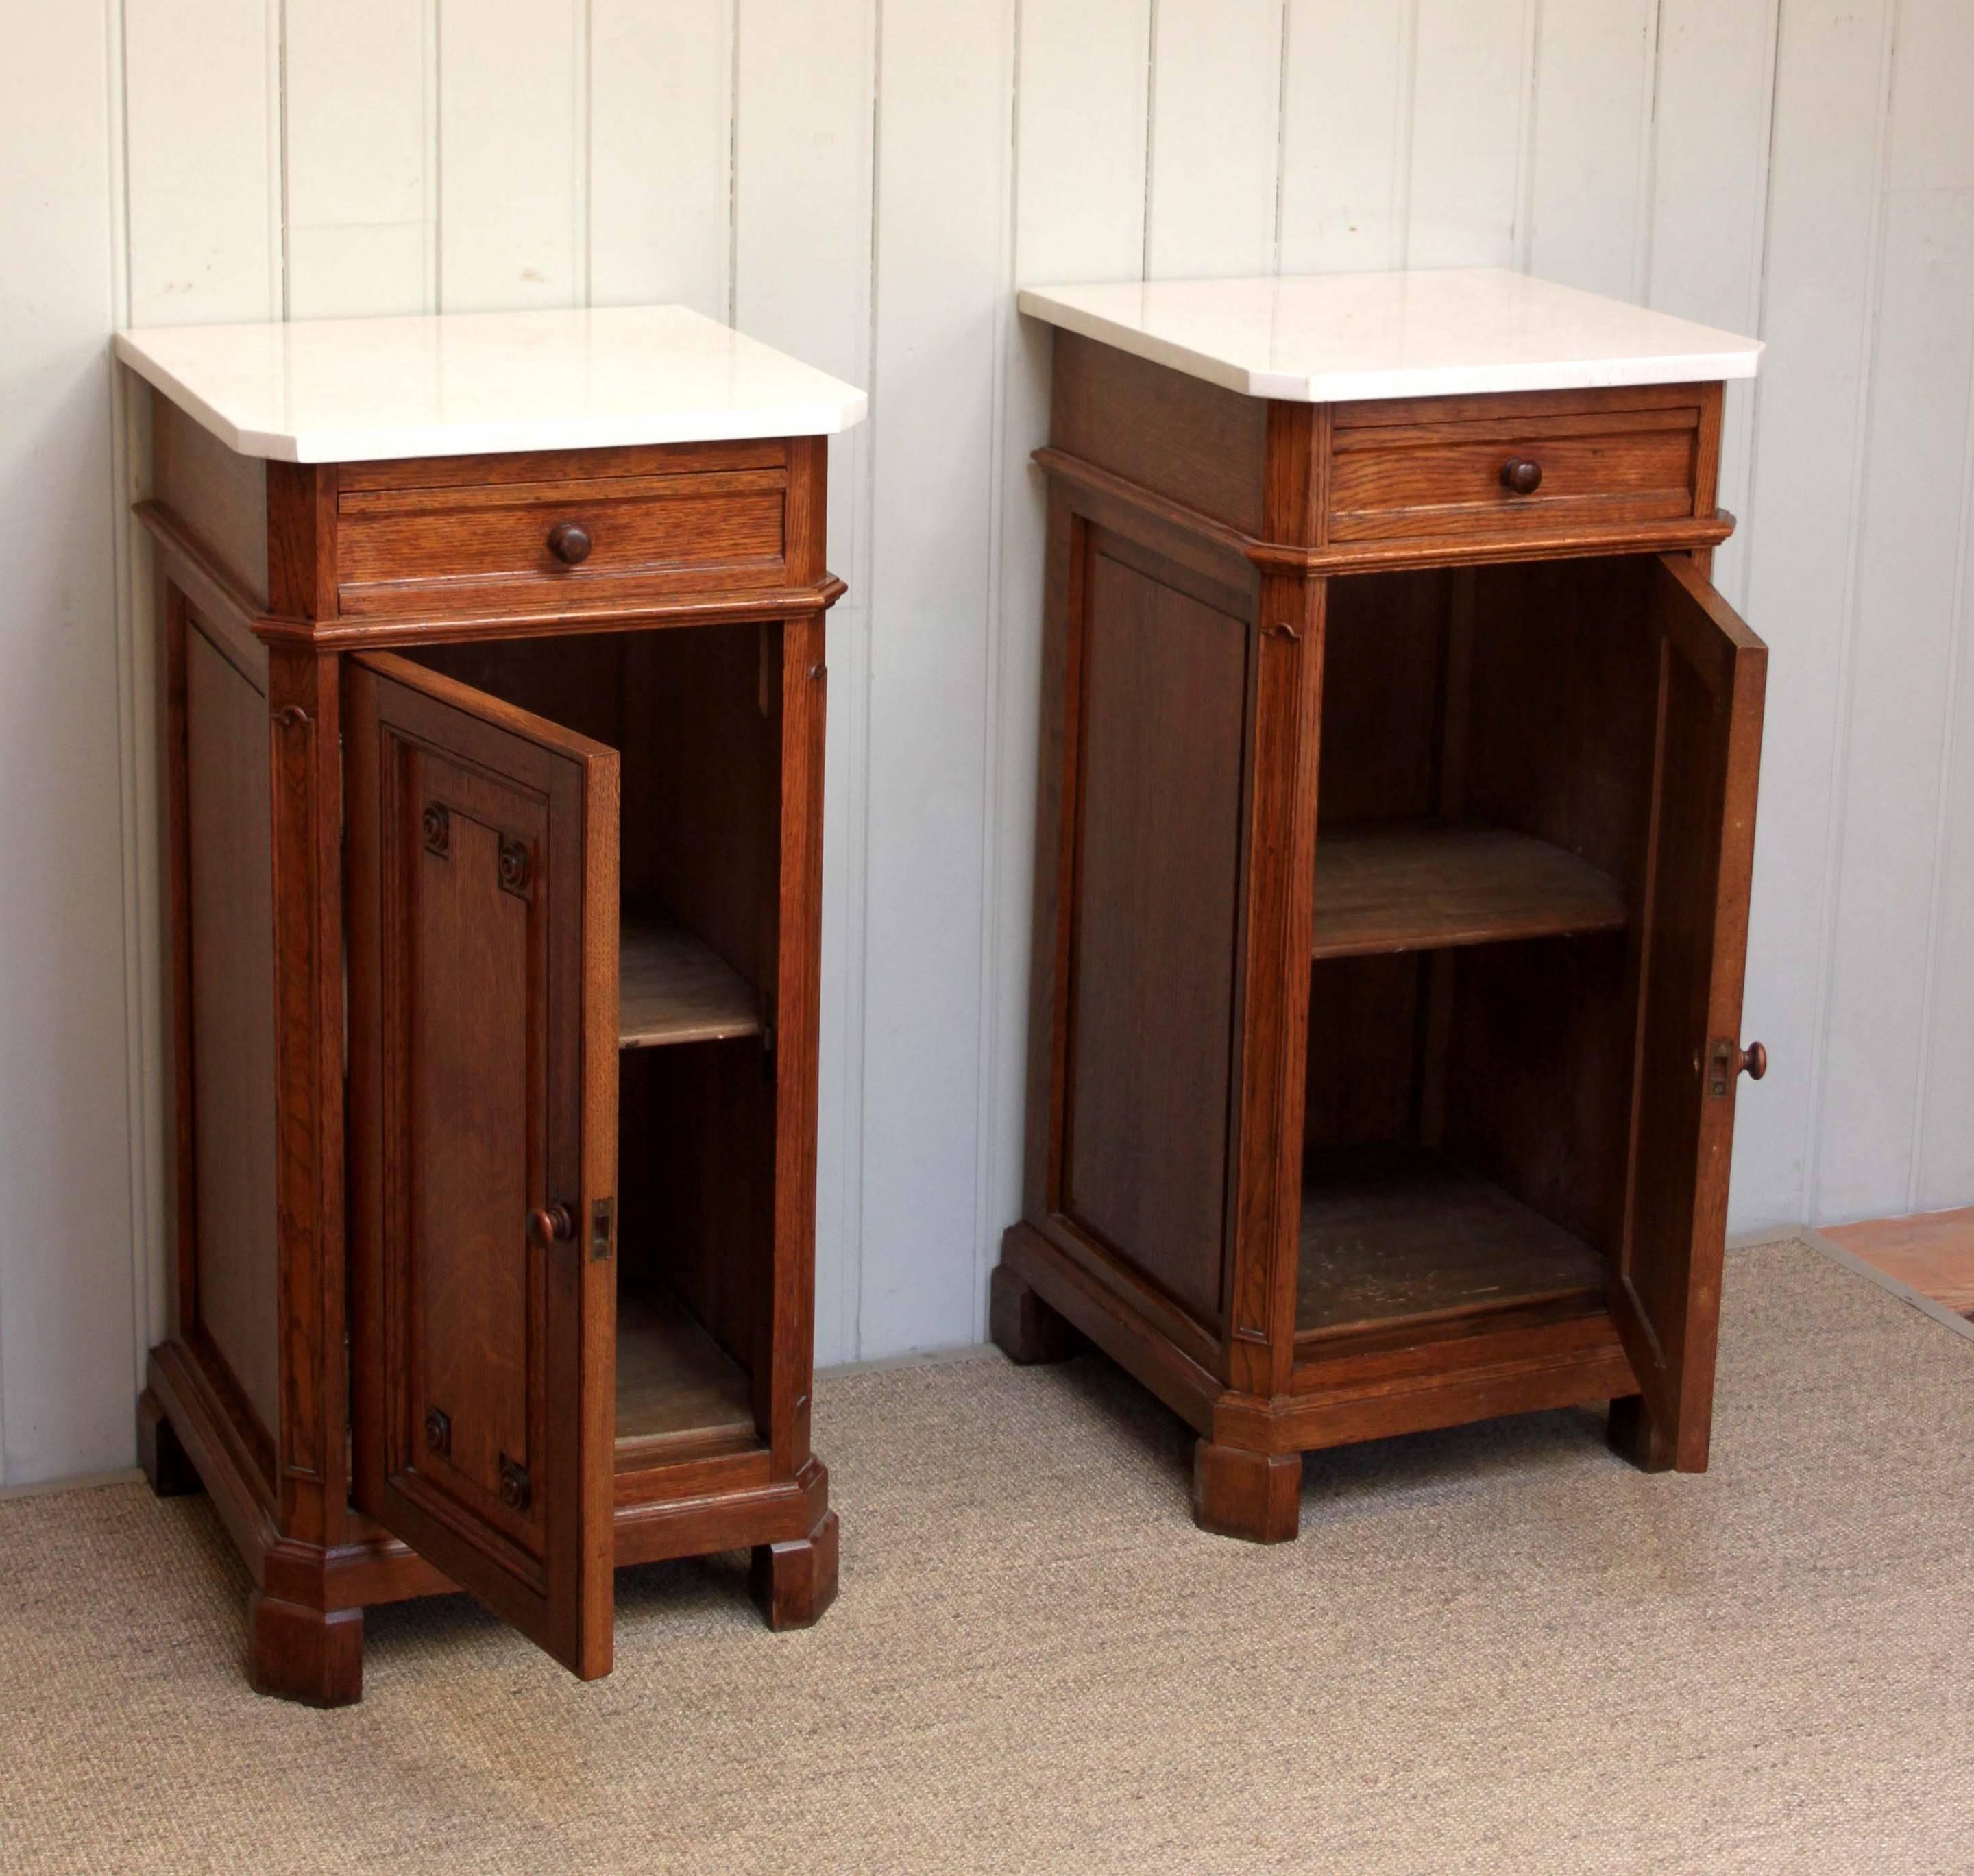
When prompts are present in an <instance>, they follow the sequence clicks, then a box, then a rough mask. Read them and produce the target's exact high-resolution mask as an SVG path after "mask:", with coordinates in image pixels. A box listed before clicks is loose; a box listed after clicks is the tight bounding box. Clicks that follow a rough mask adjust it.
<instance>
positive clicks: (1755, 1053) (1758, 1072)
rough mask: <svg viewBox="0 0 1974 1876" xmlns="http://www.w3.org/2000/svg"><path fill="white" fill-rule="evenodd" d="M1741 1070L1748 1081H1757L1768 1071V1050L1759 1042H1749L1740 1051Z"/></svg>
mask: <svg viewBox="0 0 1974 1876" xmlns="http://www.w3.org/2000/svg"><path fill="white" fill-rule="evenodd" d="M1741 1072H1742V1073H1743V1074H1744V1075H1746V1077H1748V1079H1749V1081H1760V1080H1761V1078H1762V1076H1763V1075H1765V1074H1767V1073H1768V1072H1769V1051H1767V1050H1766V1049H1765V1048H1762V1045H1761V1044H1760V1043H1759V1042H1750V1043H1749V1045H1748V1046H1747V1047H1746V1048H1744V1049H1743V1050H1742V1051H1741Z"/></svg>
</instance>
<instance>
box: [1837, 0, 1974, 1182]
mask: <svg viewBox="0 0 1974 1876" xmlns="http://www.w3.org/2000/svg"><path fill="white" fill-rule="evenodd" d="M1897 59H1898V92H1897V97H1898V100H1899V101H1898V108H1897V115H1896V116H1895V118H1894V134H1893V136H1892V138H1891V139H1890V144H1889V146H1888V148H1887V172H1886V182H1887V189H1888V190H1889V192H1890V208H1891V212H1892V215H1893V216H1894V217H1897V218H1898V219H1900V220H1902V219H1903V214H1904V213H1911V214H1913V215H1914V216H1915V218H1917V221H1918V222H1919V224H1920V228H1921V229H1922V231H1923V235H1924V240H1925V245H1924V248H1923V250H1922V253H1921V254H1920V261H1921V262H1922V263H1923V268H1924V273H1925V277H1926V286H1927V291H1928V293H1929V294H1930V295H1933V294H1938V295H1940V296H1941V297H1942V298H1943V304H1942V306H1941V307H1940V314H1941V316H1942V319H1943V322H1945V323H1951V322H1952V321H1953V317H1954V314H1955V312H1956V310H1957V311H1958V313H1959V325H1958V328H1957V330H1953V332H1952V334H1951V338H1950V340H1949V344H1948V346H1947V347H1946V349H1945V350H1944V351H1943V353H1941V354H1940V356H1938V357H1937V358H1936V359H1934V360H1933V367H1934V369H1933V374H1932V376H1933V382H1934V384H1935V385H1936V387H1937V392H1938V395H1939V396H1940V401H1941V402H1942V403H1943V404H1945V405H1949V408H1947V409H1946V410H1943V411H1942V412H1939V413H1938V414H1937V415H1936V418H1935V419H1934V421H1936V423H1937V424H1938V425H1939V426H1940V428H1941V429H1942V430H1946V429H1947V428H1949V427H1950V425H1951V424H1952V421H1953V418H1954V417H1955V416H1956V415H1958V417H1959V425H1960V428H1961V431H1962V436H1961V448H1960V460H1959V463H1958V464H1954V463H1953V462H1951V461H1946V462H1943V463H1942V464H1940V476H1941V480H1942V483H1943V484H1945V485H1953V486H1955V487H1956V493H1957V496H1958V500H1959V513H1958V515H1957V516H1955V515H1953V514H1952V513H1949V512H1946V505H1945V503H1940V507H1939V508H1938V509H1937V510H1935V512H1938V513H1939V514H1940V523H1941V526H1942V528H1943V532H1944V533H1946V535H1948V536H1950V539H1951V543H1952V546H1951V549H1950V551H1951V554H1952V561H1951V569H1950V572H1949V574H1948V575H1947V576H1946V587H1945V591H1944V594H1943V602H1942V604H1941V608H1940V617H1939V618H1937V619H1936V620H1933V621H1926V622H1920V621H1913V620H1905V621H1901V622H1897V627H1896V628H1895V630H1896V634H1897V635H1896V637H1895V638H1894V643H1893V644H1890V645H1888V646H1887V654H1889V657H1890V659H1891V660H1893V661H1896V662H1897V665H1898V666H1899V667H1903V664H1904V662H1905V661H1907V660H1908V659H1910V660H1913V661H1915V662H1917V661H1922V660H1923V659H1924V658H1926V654H1927V652H1928V651H1930V650H1931V649H1932V648H1931V647H1930V645H1929V644H1928V643H1927V642H1926V641H1927V639H1929V638H1931V637H1932V635H1934V634H1936V635H1937V636H1938V639H1939V641H1940V643H1939V646H1938V649H1937V651H1935V652H1934V653H1933V655H1934V657H1935V658H1936V660H1937V662H1936V664H1935V665H1934V667H1933V672H1932V674H1931V675H1932V676H1933V680H1934V683H1933V686H1931V687H1923V676H1924V674H1922V673H1910V677H1911V688H1912V689H1913V690H1914V691H1922V687H1923V708H1925V709H1926V710H1931V709H1933V708H1934V707H1939V706H1943V707H1944V710H1945V712H1946V714H1945V717H1944V721H1943V735H1942V739H1941V746H1940V750H1939V753H1938V757H1937V761H1936V765H1935V772H1934V774H1933V777H1932V778H1931V779H1932V784H1933V797H1934V799H1933V812H1931V814H1930V815H1928V814H1927V813H1926V802H1925V799H1924V796H1923V793H1921V792H1920V791H1919V790H1918V789H1917V788H1915V789H1914V791H1913V794H1912V795H1910V797H1902V798H1900V799H1896V800H1894V799H1887V798H1885V797H1883V796H1881V802H1880V806H1879V809H1878V812H1879V814H1880V815H1887V814H1890V815H1909V816H1910V818H1911V819H1912V820H1913V822H1916V823H1917V824H1919V828H1920V831H1922V832H1923V831H1927V830H1926V822H1928V821H1929V820H1930V822H1932V824H1933V825H1932V828H1931V829H1930V832H1931V834H1932V845H1933V857H1932V866H1931V869H1930V894H1929V899H1930V904H1929V907H1928V918H1927V930H1926V961H1925V966H1924V982H1923V986H1922V1000H1921V1002H1920V1014H1919V1044H1920V1081H1919V1087H1918V1090H1917V1100H1916V1102H1915V1109H1916V1111H1915V1113H1914V1114H1913V1120H1912V1123H1911V1131H1912V1134H1913V1146H1912V1152H1913V1162H1912V1168H1911V1174H1910V1180H1909V1183H1908V1189H1907V1197H1906V1201H1905V1205H1906V1207H1907V1208H1908V1209H1917V1210H1921V1211H1926V1210H1934V1209H1944V1208H1946V1207H1949V1206H1953V1205H1966V1204H1967V1203H1968V1202H1969V1199H1970V1197H1974V969H1969V959H1970V958H1974V786H1970V785H1969V776H1970V774H1974V769H1970V766H1969V765H1970V763H1974V670H1970V667H1974V374H1969V379H1970V382H1969V395H1968V396H1967V397H1966V398H1965V399H1964V400H1963V408H1962V409H1961V410H1960V411H1959V412H1958V413H1956V412H1953V410H1952V409H1951V408H1950V403H1951V389H1950V387H1951V384H1952V375H1953V371H1954V370H1955V369H1959V370H1960V371H1962V372H1963V373H1966V372H1968V366H1969V361H1968V353H1967V344H1968V337H1969V334H1968V330H1967V329H1968V327H1969V325H1970V324H1974V307H1970V305H1969V298H1970V290H1971V289H1974V254H1970V251H1969V250H1970V247H1974V116H1970V114H1969V111H1968V108H1967V101H1968V99H1969V97H1970V96H1974V22H1970V21H1969V18H1968V17H1967V14H1966V8H1964V7H1962V6H1959V5H1953V4H1951V0H1946V3H1945V4H1943V0H1906V4H1904V5H1903V6H1902V7H1901V9H1900V31H1899V45H1898V48H1897ZM1894 225H1896V223H1895V222H1894V221H1891V220H1890V219H1888V226H1887V235H1888V246H1889V235H1890V228H1891V227H1892V226H1894ZM1936 551H1938V552H1940V553H1946V552H1947V551H1949V549H1948V544H1947V542H1946V540H1943V541H1942V542H1940V543H1938V545H1937V547H1936ZM1915 631H1917V633H1919V634H1923V635H1924V636H1923V637H1919V638H1917V639H1916V638H1915V637H1914V636H1913V634H1914V633H1915ZM1899 675H1900V677H1905V676H1907V675H1908V673H1907V672H1906V671H1904V670H1903V668H1900V671H1899ZM1860 695H1862V692H1860ZM1889 707H1890V709H1892V710H1894V711H1896V710H1900V709H1903V708H1904V707H1906V706H1905V701H1904V697H1903V695H1900V697H1897V699H1896V700H1893V701H1892V702H1890V705H1889ZM1854 772H1855V770H1854ZM1888 779H1889V778H1888ZM1917 779H1921V778H1918V777H1916V778H1915V780H1917ZM1890 785H1893V786H1898V785H1900V784H1899V783H1898V782H1897V781H1896V780H1893V781H1891V782H1890ZM1914 870H1915V873H1916V874H1917V870H1918V869H1917V867H1915V869H1914Z"/></svg>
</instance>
